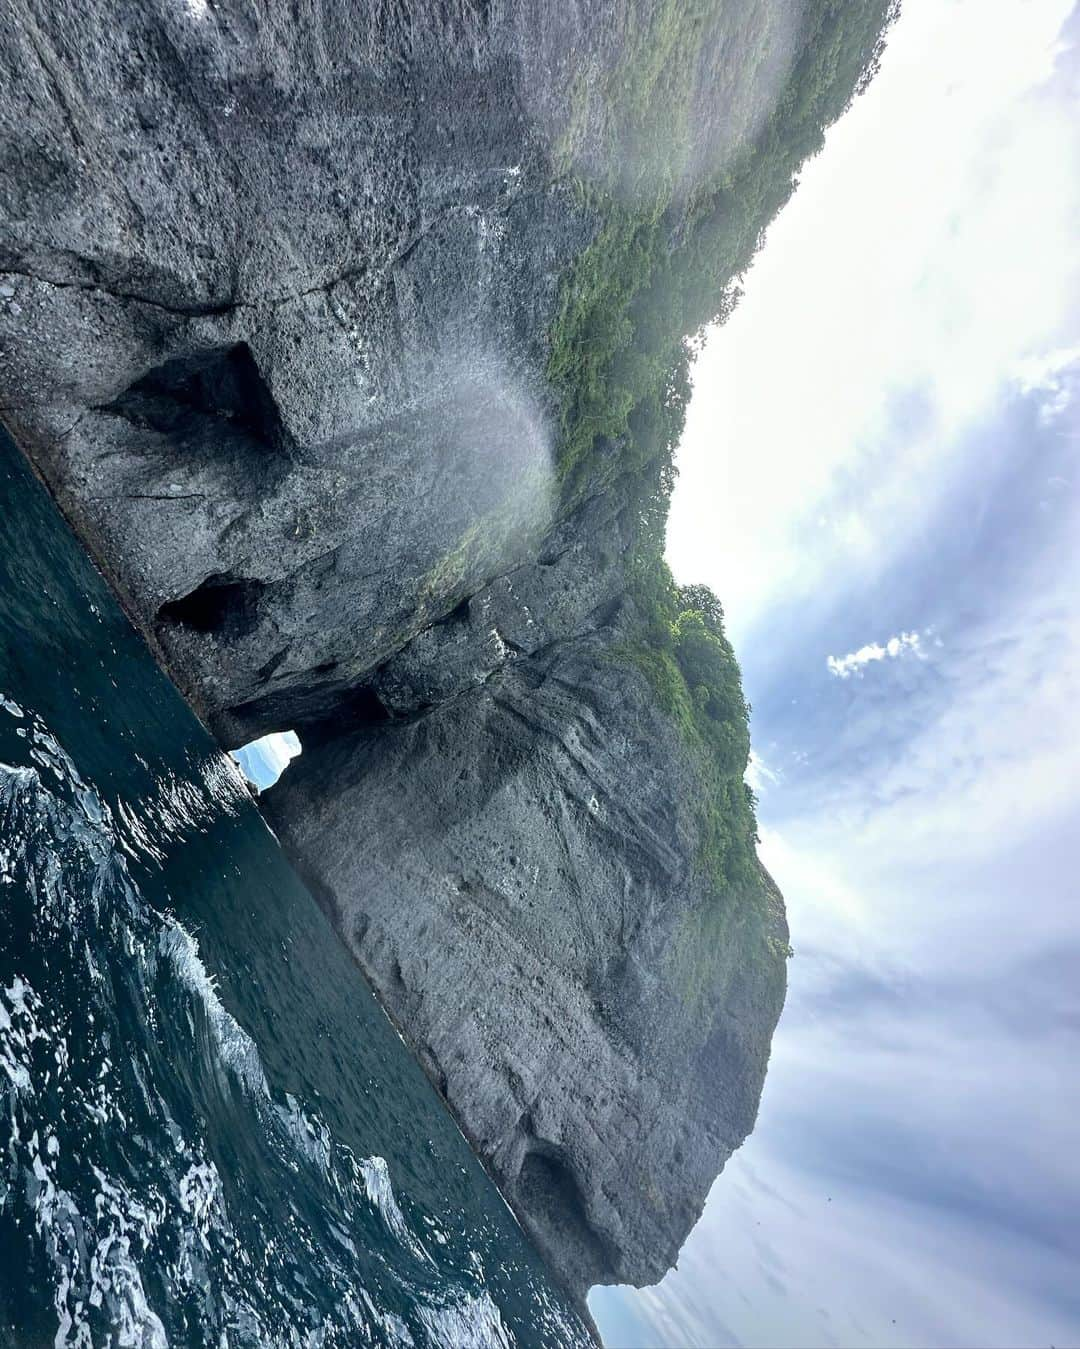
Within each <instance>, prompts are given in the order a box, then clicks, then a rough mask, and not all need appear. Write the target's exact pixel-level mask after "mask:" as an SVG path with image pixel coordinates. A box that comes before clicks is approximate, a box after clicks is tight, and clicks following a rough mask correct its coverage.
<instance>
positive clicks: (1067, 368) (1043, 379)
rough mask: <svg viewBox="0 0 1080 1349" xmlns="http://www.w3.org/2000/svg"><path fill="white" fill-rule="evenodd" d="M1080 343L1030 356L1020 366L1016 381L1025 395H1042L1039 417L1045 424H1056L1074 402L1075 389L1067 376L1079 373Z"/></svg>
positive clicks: (1020, 362) (1019, 363) (1017, 370)
mask: <svg viewBox="0 0 1080 1349" xmlns="http://www.w3.org/2000/svg"><path fill="white" fill-rule="evenodd" d="M1078 365H1080V342H1078V343H1077V344H1076V345H1075V346H1071V347H1060V348H1058V349H1057V350H1056V351H1046V352H1042V353H1040V354H1039V355H1037V356H1027V357H1025V358H1024V359H1023V360H1022V361H1019V362H1018V363H1017V366H1016V372H1015V378H1016V383H1017V387H1018V388H1019V389H1020V392H1021V393H1025V394H1032V393H1037V394H1039V395H1041V403H1040V409H1039V416H1040V418H1041V420H1042V421H1043V422H1044V423H1049V422H1052V421H1056V420H1057V419H1058V418H1059V417H1060V416H1061V415H1062V414H1063V413H1064V412H1065V411H1066V410H1067V409H1068V407H1069V405H1070V403H1071V402H1072V401H1073V394H1074V390H1073V386H1072V384H1071V382H1070V381H1069V379H1068V378H1067V376H1068V375H1069V374H1070V373H1072V374H1074V375H1075V374H1076V373H1078V372H1077V371H1076V370H1075V369H1074V367H1076V366H1078Z"/></svg>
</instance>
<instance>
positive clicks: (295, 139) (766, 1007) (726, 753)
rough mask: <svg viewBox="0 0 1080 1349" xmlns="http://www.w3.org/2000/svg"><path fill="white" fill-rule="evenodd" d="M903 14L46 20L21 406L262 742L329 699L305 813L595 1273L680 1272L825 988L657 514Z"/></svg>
mask: <svg viewBox="0 0 1080 1349" xmlns="http://www.w3.org/2000/svg"><path fill="white" fill-rule="evenodd" d="M887 8H888V7H887V6H886V5H885V4H883V3H878V4H875V3H871V0H866V2H865V3H862V2H860V3H851V4H848V5H846V6H845V5H839V4H835V3H829V2H828V0H821V2H820V3H807V4H805V5H781V4H779V3H778V2H777V0H740V2H739V3H736V4H725V5H719V4H706V5H704V6H702V7H700V11H699V10H698V8H696V7H694V12H693V13H692V14H691V13H690V9H691V7H687V8H686V9H683V8H682V7H681V6H678V5H675V6H673V5H672V4H671V3H670V0H633V3H630V0H627V2H626V3H623V4H616V3H613V2H609V3H603V4H598V5H589V6H583V5H578V4H575V3H567V4H565V5H551V4H550V3H548V0H503V2H502V3H499V2H498V0H490V2H489V0H449V3H447V2H445V0H443V2H440V3H434V0H415V2H414V3H402V2H401V0H373V3H371V4H368V5H357V6H353V5H346V4H342V3H336V2H335V0H306V2H305V3H304V4H299V5H297V4H285V3H283V2H277V3H275V2H271V3H267V4H266V5H263V6H253V5H250V4H247V3H242V2H241V0H148V3H146V4H141V5H138V6H132V5H128V4H124V3H121V0H84V3H82V4H80V5H79V6H78V7H76V6H70V7H68V6H61V5H56V4H54V3H45V0H11V3H9V4H8V5H7V6H6V7H5V9H4V11H3V14H2V16H0V76H2V81H3V83H2V93H0V131H2V134H0V350H2V353H3V358H2V359H3V364H2V371H0V405H2V415H3V418H4V420H5V422H6V423H7V424H8V426H9V427H10V428H11V430H12V431H13V433H14V434H15V436H16V438H17V439H18V440H19V441H20V443H21V444H22V445H23V447H24V448H25V449H26V451H27V452H28V453H29V455H30V456H31V458H32V460H33V462H34V463H35V465H36V466H37V468H38V470H39V472H40V473H41V475H42V476H43V477H44V479H45V480H46V482H47V483H48V484H49V486H50V487H51V489H52V491H53V492H54V494H55V495H56V497H57V499H58V501H59V503H60V505H61V507H62V508H63V510H64V511H65V513H66V514H67V516H68V518H69V520H70V521H71V522H72V524H73V526H74V527H75V528H76V530H77V531H78V532H79V534H80V535H81V537H82V538H83V539H84V540H85V542H86V543H87V545H88V547H89V548H90V549H91V550H92V552H93V554H94V555H95V557H96V558H97V559H98V561H99V564H100V565H101V566H102V568H103V570H104V571H105V572H106V574H107V575H108V577H109V578H110V580H111V581H112V583H113V585H114V587H115V588H116V590H117V592H118V594H119V595H120V597H121V599H122V600H123V602H124V603H125V604H126V606H127V608H128V610H129V612H130V613H131V615H132V617H133V618H134V620H135V621H136V623H137V624H138V625H139V626H140V628H141V630H142V631H143V632H144V633H145V634H146V636H147V639H148V640H149V641H150V642H151V644H152V645H153V647H154V648H155V650H156V652H157V653H158V655H159V657H160V659H161V660H162V661H163V663H164V664H165V666H166V668H167V669H168V670H169V671H170V673H171V674H172V675H173V677H174V678H175V680H176V681H177V683H178V684H179V685H180V687H181V689H182V690H183V691H184V692H185V694H186V695H187V697H188V698H189V700H190V701H191V703H192V705H193V706H194V707H195V708H196V710H197V711H198V712H199V713H200V715H201V716H202V717H203V718H204V720H205V721H206V722H207V724H208V725H209V726H210V727H211V728H212V729H213V730H214V731H215V733H216V734H217V735H218V737H219V739H220V740H221V743H222V744H223V745H225V746H235V745H239V744H241V743H244V742H245V741H247V740H250V739H252V738H254V737H256V736H258V735H260V734H262V733H264V732H266V731H269V730H274V729H284V728H288V727H293V728H297V729H298V730H299V732H300V734H301V737H302V740H303V744H304V753H303V756H302V758H301V759H300V760H299V761H298V762H297V763H296V764H295V765H294V766H293V767H292V768H291V769H290V770H289V772H288V774H287V775H286V777H285V778H284V779H283V781H282V783H281V784H280V785H279V786H278V787H277V788H275V789H274V790H273V791H272V792H271V793H270V795H269V797H268V798H267V800H266V802H265V805H266V811H267V814H268V816H269V818H270V819H271V820H272V822H273V824H274V827H275V829H276V830H277V831H278V833H279V835H280V837H281V840H282V843H283V845H284V846H285V848H286V849H287V851H288V852H289V854H290V855H291V857H292V858H293V859H294V861H295V862H296V864H297V865H298V866H299V867H300V869H301V870H302V871H303V873H304V874H305V876H306V877H307V878H308V879H309V881H310V882H311V884H312V886H313V888H314V889H315V891H316V893H317V894H318V895H319V897H320V899H321V901H322V902H323V903H324V904H325V905H326V906H327V908H328V909H329V911H330V912H331V913H332V914H333V915H334V916H335V918H336V920H337V921H338V923H339V926H340V930H341V933H342V937H343V939H344V940H345V941H346V942H347V943H348V944H349V945H350V947H351V948H352V950H353V951H354V952H355V954H356V957H357V960H358V961H359V963H360V964H361V966H362V967H363V969H364V970H365V972H366V973H367V974H368V976H369V977H370V979H371V980H372V982H373V983H374V985H375V987H376V989H377V990H378V992H379V993H380V995H381V997H382V998H383V1000H384V1002H385V1004H386V1006H387V1007H388V1009H389V1010H390V1012H391V1013H392V1014H393V1016H394V1017H395V1018H396V1020H397V1021H398V1023H399V1024H400V1026H401V1027H402V1029H403V1031H404V1033H405V1034H406V1036H407V1037H408V1038H409V1040H410V1041H411V1043H412V1044H413V1045H414V1046H415V1048H416V1050H417V1052H418V1054H419V1055H420V1057H421V1058H422V1060H423V1062H424V1063H425V1065H426V1066H427V1068H428V1070H429V1071H430V1073H431V1075H432V1078H433V1080H434V1081H435V1082H436V1084H437V1085H438V1086H439V1088H440V1090H441V1091H442V1092H443V1094H444V1096H445V1097H446V1100H447V1102H448V1103H449V1105H450V1107H451V1109H452V1110H453V1111H454V1112H455V1114H456V1116H457V1118H458V1119H459V1121H460V1122H461V1124H462V1127H463V1128H464V1129H465V1131H466V1133H467V1134H468V1135H469V1136H470V1138H471V1139H472V1140H473V1142H474V1144H475V1146H476V1148H477V1149H478V1151H479V1152H480V1154H481V1155H482V1157H483V1158H484V1159H485V1160H486V1162H487V1164H488V1165H489V1167H490V1169H491V1170H492V1172H493V1174H494V1175H495V1177H496V1178H497V1179H498V1181H499V1183H500V1184H501V1185H502V1187H503V1190H504V1192H505V1193H506V1195H507V1197H508V1198H509V1200H510V1201H511V1203H512V1204H513V1205H514V1207H515V1208H516V1210H517V1212H518V1213H519V1214H520V1215H521V1217H522V1219H523V1221H524V1222H525V1224H526V1226H527V1227H528V1229H529V1230H530V1232H531V1233H532V1234H533V1236H534V1238H535V1239H536V1241H537V1243H538V1244H539V1245H540V1247H541V1248H542V1249H543V1250H544V1251H545V1253H546V1254H547V1255H548V1257H549V1259H550V1261H551V1263H552V1264H553V1266H554V1267H555V1268H556V1269H557V1271H558V1272H559V1273H560V1275H561V1276H562V1278H563V1279H564V1280H565V1281H566V1282H567V1283H568V1284H569V1285H570V1286H571V1287H572V1288H573V1289H574V1290H576V1291H578V1292H583V1291H584V1290H585V1289H586V1288H587V1287H588V1286H589V1285H590V1284H591V1283H593V1282H603V1281H614V1280H619V1281H628V1282H635V1283H643V1282H649V1281H653V1280H655V1279H657V1278H659V1277H660V1276H661V1275H662V1274H663V1272H664V1271H665V1269H667V1268H668V1267H669V1266H670V1265H671V1264H672V1263H673V1261H674V1260H675V1258H676V1255H677V1253H678V1249H679V1246H680V1244H681V1242H682V1240H683V1239H684V1238H685V1236H686V1233H687V1232H688V1230H689V1228H690V1226H691V1225H692V1223H693V1222H694V1220H695V1219H696V1217H697V1215H698V1214H699V1213H700V1210H701V1206H702V1204H703V1202H704V1198H705V1195H706V1193H707V1191H708V1188H709V1185H710V1184H711V1181H712V1180H713V1178H714V1177H715V1175H716V1174H717V1172H718V1171H719V1169H720V1168H721V1166H722V1165H723V1163H724V1160H725V1159H726V1157H727V1156H728V1155H729V1154H730V1152H731V1151H732V1149H733V1148H735V1147H737V1146H738V1144H739V1143H740V1142H741V1140H742V1139H743V1138H744V1137H745V1135H746V1133H747V1132H748V1131H749V1129H750V1128H751V1127H752V1124H753V1121H754V1117H755V1112H756V1108H757V1101H758V1097H759V1094H760V1090H761V1085H762V1081H763V1078H764V1073H765V1066H766V1062H767V1058H768V1047H769V1040H770V1037H771V1034H772V1030H773V1026H774V1025H775V1022H776V1019H777V1016H778V1015H779V1011H780V1007H781V1004H782V1001H783V992H784V958H785V953H786V943H787V934H786V927H785V924H784V917H783V905H782V902H781V900H780V897H779V895H778V894H777V893H776V891H775V889H774V887H773V886H772V884H771V882H770V881H769V880H768V878H767V877H766V876H765V875H764V873H763V872H762V871H761V870H760V868H759V867H758V866H757V865H756V863H753V862H752V861H751V862H750V863H747V861H746V858H747V856H749V857H751V858H752V838H751V836H752V832H753V823H752V817H751V816H750V814H749V808H748V806H747V804H746V801H745V799H744V794H743V791H742V787H741V776H742V771H743V768H744V767H745V759H746V742H745V722H746V709H745V705H744V704H743V703H742V700H741V694H740V693H739V692H738V686H737V672H735V674H734V675H730V677H729V676H725V678H726V679H728V683H729V684H730V685H731V688H730V689H729V691H728V694H726V695H725V696H724V697H721V696H720V692H718V691H717V690H713V691H710V689H711V684H710V683H709V680H705V681H704V682H699V680H698V678H697V676H696V675H695V676H693V677H692V676H691V673H690V670H691V666H692V664H693V660H696V657H693V652H694V651H695V650H697V649H698V648H701V647H702V643H704V644H705V646H707V647H708V648H709V651H710V652H712V655H711V656H710V659H712V660H713V661H714V662H717V661H718V662H720V663H721V664H723V663H724V662H727V665H728V666H729V667H730V669H731V670H734V666H733V664H732V663H731V660H730V650H729V648H727V647H726V644H725V643H724V641H723V637H722V629H721V627H720V626H719V619H718V618H717V617H716V616H714V617H713V618H712V619H710V620H709V624H708V625H706V626H707V630H705V629H701V630H700V631H698V635H697V638H696V639H695V640H696V642H697V645H696V647H695V646H694V642H693V641H691V640H690V637H688V636H687V633H688V632H689V629H687V628H686V627H685V625H684V628H683V629H679V628H678V614H679V611H680V608H681V607H682V604H681V601H680V598H679V597H680V594H681V592H676V591H675V589H674V587H673V586H672V584H671V582H670V579H669V578H668V579H665V577H664V574H663V571H662V565H661V564H660V563H659V560H658V559H659V552H658V549H659V546H660V545H659V543H658V540H659V538H660V537H661V536H662V519H663V515H664V507H665V501H666V491H667V490H668V489H669V487H670V453H671V448H672V445H673V444H674V441H675V440H676V439H677V434H678V428H679V426H680V425H681V411H682V407H683V405H684V403H685V397H686V393H687V390H688V385H687V383H686V369H687V360H688V354H689V353H688V348H687V345H686V339H687V338H688V337H690V336H692V334H693V333H694V332H695V331H696V330H697V329H698V328H699V327H700V325H701V324H702V323H704V322H706V321H708V320H709V319H711V318H712V317H714V316H715V315H716V314H717V313H718V312H719V311H721V310H722V309H723V308H724V305H725V303H730V300H731V295H732V292H731V289H730V285H731V282H732V278H733V277H735V276H736V275H737V274H738V272H739V271H740V270H741V268H742V267H745V265H746V263H747V262H748V261H749V258H750V257H751V256H752V253H753V250H754V248H755V247H756V246H757V244H758V241H759V239H760V233H761V230H762V229H763V227H764V225H765V224H766V223H767V221H768V219H769V217H770V216H771V214H772V213H773V212H774V211H775V210H776V209H777V208H778V207H779V205H781V204H782V202H783V200H784V199H786V196H787V195H788V194H789V193H790V191H791V187H792V174H793V172H794V170H795V169H796V168H797V166H798V164H799V162H801V159H802V158H803V157H804V156H805V155H806V154H807V153H811V152H812V151H813V150H814V149H815V148H816V147H817V145H819V144H820V132H821V127H822V126H823V125H824V124H825V123H827V122H828V121H829V120H830V119H831V118H832V117H834V116H835V115H837V113H838V112H839V111H840V110H841V109H842V107H843V106H844V104H845V103H846V101H847V99H848V98H849V97H850V96H851V94H852V91H853V90H854V89H856V88H857V87H858V85H859V83H860V81H862V80H863V79H865V77H866V71H867V69H868V67H872V64H873V59H874V52H875V50H876V46H875V44H876V43H877V42H878V41H879V39H878V37H877V34H878V32H879V30H880V28H881V25H882V22H883V20H884V18H885V17H886V14H885V11H886V9H887ZM661 592H662V594H661ZM658 595H660V599H658V598H657V596H658ZM665 606H666V607H665ZM707 607H708V606H707V605H706V608H707ZM699 629H700V624H699ZM695 631H697V630H695ZM680 632H681V634H682V635H681V636H680ZM702 632H704V636H702ZM672 634H675V635H674V636H672ZM691 636H692V634H691ZM680 641H681V642H682V643H683V644H682V646H680V645H679V642H680ZM710 643H711V646H710V645H709V644H710ZM684 655H685V656H686V659H683V657H684ZM692 657H693V659H691V658H692ZM688 662H689V663H688ZM695 668H696V667H695ZM717 668H719V667H717ZM710 679H711V676H710ZM718 688H719V686H718ZM732 690H733V691H732ZM717 765H719V767H718V766H717Z"/></svg>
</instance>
